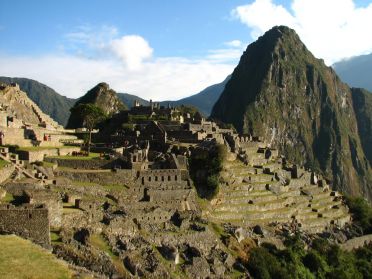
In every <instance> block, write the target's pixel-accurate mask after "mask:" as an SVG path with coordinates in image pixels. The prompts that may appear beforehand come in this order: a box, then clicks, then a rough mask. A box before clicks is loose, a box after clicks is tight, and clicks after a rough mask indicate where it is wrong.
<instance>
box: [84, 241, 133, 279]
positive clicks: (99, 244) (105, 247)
mask: <svg viewBox="0 0 372 279" xmlns="http://www.w3.org/2000/svg"><path fill="white" fill-rule="evenodd" d="M89 243H90V244H91V245H92V246H94V247H96V248H97V249H99V250H101V251H103V252H105V253H106V254H107V255H109V256H110V258H111V260H112V262H113V264H114V265H115V268H116V270H117V271H118V272H119V273H120V274H121V275H123V276H124V277H125V278H127V276H128V273H127V271H126V269H125V268H124V265H123V262H122V260H120V258H119V257H118V256H117V255H115V254H114V253H113V252H112V250H111V247H110V245H109V244H108V243H107V241H106V240H105V239H104V238H103V236H102V235H101V234H93V235H91V236H90V237H89Z"/></svg>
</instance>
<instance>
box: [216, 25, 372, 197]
mask: <svg viewBox="0 0 372 279" xmlns="http://www.w3.org/2000/svg"><path fill="white" fill-rule="evenodd" d="M356 91H357V90H356V89H351V88H349V87H348V86H347V85H346V84H345V83H342V81H341V80H340V79H339V78H338V76H337V75H336V73H335V72H334V70H333V69H332V68H330V67H327V66H326V65H325V64H324V62H323V60H321V59H316V58H315V57H314V56H313V55H312V54H311V53H310V51H309V50H308V49H307V48H306V46H305V45H304V44H303V43H302V42H301V40H300V38H299V37H298V35H297V34H296V32H295V31H294V30H292V29H289V28H288V27H285V26H279V27H274V28H272V29H271V30H269V31H267V32H266V33H265V34H264V35H263V36H261V37H260V38H259V39H258V40H257V41H256V42H254V43H252V44H250V45H249V46H248V47H247V50H246V51H245V52H244V54H243V55H242V57H241V59H240V62H239V64H238V65H237V67H236V68H235V70H234V72H233V74H232V76H231V79H230V80H229V82H228V83H227V84H226V86H225V90H224V91H223V93H222V94H221V96H220V98H219V99H218V101H217V102H216V104H215V106H214V107H213V110H212V115H211V116H212V118H215V119H218V120H221V121H223V122H225V123H232V124H233V125H234V126H235V127H236V128H237V130H238V131H239V132H243V133H249V134H252V135H256V136H262V137H263V138H264V140H265V141H266V142H268V143H270V144H271V145H273V146H275V147H277V148H278V149H279V151H280V153H281V154H284V155H285V156H286V157H287V158H288V159H289V160H291V161H292V162H296V163H297V164H299V165H305V166H306V167H308V168H311V169H314V170H316V171H320V172H322V174H323V175H324V176H325V177H327V178H328V179H329V180H330V181H332V182H333V185H334V187H335V188H336V189H338V190H341V191H342V192H346V193H349V194H353V195H362V196H364V197H366V198H368V199H369V200H372V186H371V185H372V171H371V166H370V163H369V160H368V158H367V155H369V154H370V153H369V151H370V150H369V149H370V148H371V147H370V144H369V143H371V139H370V138H369V139H368V138H367V137H368V136H369V137H370V136H371V128H370V127H366V125H365V124H363V123H371V122H367V120H368V121H371V120H372V118H371V117H372V114H371V110H370V109H369V108H366V107H364V104H365V103H366V102H365V100H364V99H363V97H365V96H368V95H366V94H365V93H361V94H362V95H360V94H359V95H360V98H357V99H358V100H356V97H357V96H356V95H355V96H354V94H357V93H355V92H356ZM367 101H368V100H367ZM354 107H359V110H358V111H355V108H354ZM363 125H365V126H363ZM362 127H363V128H362ZM368 150H369V151H368Z"/></svg>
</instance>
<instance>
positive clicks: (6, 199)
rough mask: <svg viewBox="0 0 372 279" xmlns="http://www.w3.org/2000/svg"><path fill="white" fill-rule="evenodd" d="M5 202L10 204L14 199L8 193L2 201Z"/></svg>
mask: <svg viewBox="0 0 372 279" xmlns="http://www.w3.org/2000/svg"><path fill="white" fill-rule="evenodd" d="M2 201H3V202H7V203H10V202H12V201H14V197H13V195H12V194H10V193H6V194H5V197H4V198H3V199H2Z"/></svg>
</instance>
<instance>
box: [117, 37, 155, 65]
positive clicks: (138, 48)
mask: <svg viewBox="0 0 372 279" xmlns="http://www.w3.org/2000/svg"><path fill="white" fill-rule="evenodd" d="M110 48H111V50H112V51H113V53H114V54H115V55H117V56H118V57H119V58H120V59H121V60H122V61H123V63H124V64H125V65H126V66H127V67H128V69H129V70H139V69H140V68H141V67H142V63H143V61H144V60H145V59H147V58H150V57H151V56H152V52H153V49H152V48H151V47H150V45H149V44H148V42H147V41H146V40H145V39H144V38H142V37H141V36H138V35H128V36H123V37H121V38H120V39H115V40H112V41H111V42H110Z"/></svg>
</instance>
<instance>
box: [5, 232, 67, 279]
mask: <svg viewBox="0 0 372 279" xmlns="http://www.w3.org/2000/svg"><path fill="white" fill-rule="evenodd" d="M0 247H1V249H0V278H2V279H13V278H33V279H39V278H40V279H42V278H58V279H63V278H72V275H73V274H72V272H71V271H70V270H69V269H68V266H67V265H66V264H65V263H64V262H62V261H59V260H57V259H56V258H55V256H54V255H53V254H51V253H50V252H48V251H46V250H44V249H42V248H41V247H39V246H37V245H35V244H33V243H31V242H30V241H28V240H25V239H22V238H19V237H17V236H13V235H1V236H0Z"/></svg>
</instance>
